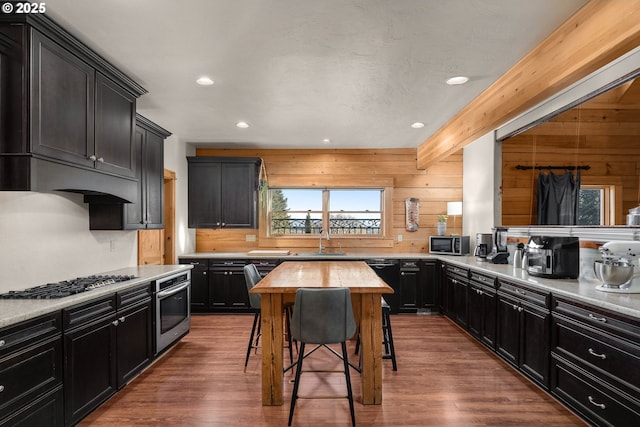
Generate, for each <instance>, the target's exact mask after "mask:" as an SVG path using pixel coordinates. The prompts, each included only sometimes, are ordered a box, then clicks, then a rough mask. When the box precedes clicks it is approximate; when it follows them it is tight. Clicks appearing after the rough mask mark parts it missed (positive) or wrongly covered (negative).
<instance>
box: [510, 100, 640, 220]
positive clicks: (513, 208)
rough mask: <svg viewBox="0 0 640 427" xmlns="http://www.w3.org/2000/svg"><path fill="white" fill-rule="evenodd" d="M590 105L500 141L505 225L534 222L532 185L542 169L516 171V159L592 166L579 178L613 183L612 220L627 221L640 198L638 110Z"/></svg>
mask: <svg viewBox="0 0 640 427" xmlns="http://www.w3.org/2000/svg"><path fill="white" fill-rule="evenodd" d="M594 106H595V107H596V108H584V107H582V108H580V107H579V108H575V109H572V110H569V111H567V112H565V113H563V114H561V115H559V116H557V117H556V118H555V119H553V120H552V121H549V122H547V123H543V124H541V125H538V126H536V127H534V128H532V129H530V130H528V131H527V132H525V133H522V134H520V135H518V136H515V137H513V138H510V139H508V140H506V141H504V142H503V144H502V199H503V202H502V223H503V224H504V225H506V226H516V225H528V224H537V214H536V210H537V207H536V206H537V204H536V196H537V194H536V193H537V188H536V187H537V177H538V173H539V172H540V171H536V170H516V165H518V164H522V165H527V166H531V165H540V166H547V165H562V166H565V165H573V166H578V165H588V166H590V169H589V170H583V171H581V183H582V184H583V185H588V184H593V185H608V186H614V187H615V191H616V204H615V224H616V225H624V224H626V214H627V213H628V210H629V209H631V208H633V207H636V206H638V204H639V202H640V196H639V194H638V191H639V188H638V178H639V176H640V137H639V136H640V121H639V120H638V111H640V110H638V109H636V108H635V107H634V108H633V109H623V108H619V109H615V110H612V109H610V108H597V107H598V106H597V105H595V104H592V105H591V107H594ZM545 173H546V172H545ZM554 173H556V174H563V173H564V171H561V170H556V171H554Z"/></svg>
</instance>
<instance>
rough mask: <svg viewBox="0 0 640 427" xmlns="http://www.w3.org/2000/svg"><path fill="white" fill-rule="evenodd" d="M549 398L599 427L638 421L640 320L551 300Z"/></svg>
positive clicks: (585, 306)
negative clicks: (553, 397)
mask: <svg viewBox="0 0 640 427" xmlns="http://www.w3.org/2000/svg"><path fill="white" fill-rule="evenodd" d="M551 308H552V325H551V385H550V391H551V393H552V394H553V395H554V396H555V397H557V398H558V399H559V400H561V401H562V402H563V403H565V404H566V405H567V406H569V407H570V408H572V409H573V410H574V411H576V412H577V413H579V414H580V415H582V416H583V417H584V418H585V419H586V420H587V421H589V423H591V424H593V425H599V426H600V425H601V426H622V425H634V423H637V420H639V419H640V321H638V319H634V318H630V317H628V316H625V315H622V314H620V313H615V312H612V311H609V310H606V309H602V308H599V307H594V306H591V305H588V304H583V303H577V302H575V301H573V300H571V299H569V298H565V297H560V296H556V295H554V296H553V298H552V304H551Z"/></svg>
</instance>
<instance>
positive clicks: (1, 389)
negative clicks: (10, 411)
mask: <svg viewBox="0 0 640 427" xmlns="http://www.w3.org/2000/svg"><path fill="white" fill-rule="evenodd" d="M3 391H4V386H3V385H2V384H0V393H2V392H3Z"/></svg>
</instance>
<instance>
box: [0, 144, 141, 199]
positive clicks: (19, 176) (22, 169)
mask: <svg viewBox="0 0 640 427" xmlns="http://www.w3.org/2000/svg"><path fill="white" fill-rule="evenodd" d="M0 174H2V176H3V180H2V181H3V183H4V185H3V186H2V188H0V190H11V191H41V192H48V191H68V192H72V193H79V194H84V195H85V198H84V201H85V203H102V204H122V203H132V202H134V201H135V200H136V199H137V194H138V193H137V192H138V180H137V179H135V178H125V177H122V176H117V175H112V174H108V173H104V172H97V171H95V170H91V169H84V168H81V167H77V166H71V165H68V164H65V163H62V162H56V161H50V160H45V159H41V158H38V157H36V156H33V155H26V156H25V155H13V156H6V157H2V158H0ZM7 183H10V184H11V185H7Z"/></svg>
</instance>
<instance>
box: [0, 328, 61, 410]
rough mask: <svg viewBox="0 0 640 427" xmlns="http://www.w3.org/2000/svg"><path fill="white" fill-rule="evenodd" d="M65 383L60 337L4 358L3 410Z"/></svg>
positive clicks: (0, 364) (0, 372)
mask: <svg viewBox="0 0 640 427" xmlns="http://www.w3.org/2000/svg"><path fill="white" fill-rule="evenodd" d="M61 383H62V339H61V337H60V336H54V337H51V338H49V339H48V340H47V341H44V342H42V343H41V344H39V345H36V346H33V347H29V348H27V349H24V350H22V351H18V352H16V353H14V354H12V355H10V356H8V357H5V358H4V359H2V360H0V390H1V392H0V413H3V414H8V413H11V412H13V411H14V410H16V409H18V408H20V407H22V406H24V405H25V404H27V403H28V402H29V401H30V400H32V399H33V398H35V397H37V396H38V395H39V394H42V393H43V392H46V391H48V390H49V389H52V388H54V387H56V386H57V385H59V384H61Z"/></svg>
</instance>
